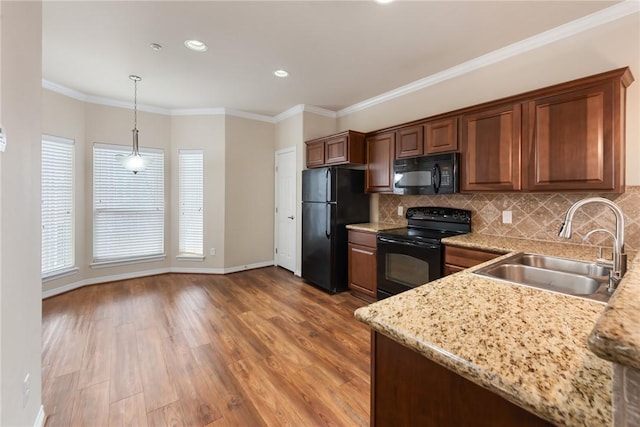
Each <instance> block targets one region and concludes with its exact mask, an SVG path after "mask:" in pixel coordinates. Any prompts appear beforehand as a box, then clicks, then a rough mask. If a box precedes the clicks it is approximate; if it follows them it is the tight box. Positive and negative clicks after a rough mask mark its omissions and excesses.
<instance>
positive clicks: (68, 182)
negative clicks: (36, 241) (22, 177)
mask: <svg viewBox="0 0 640 427" xmlns="http://www.w3.org/2000/svg"><path fill="white" fill-rule="evenodd" d="M41 163H42V165H41V168H42V169H41V181H42V182H41V185H42V190H41V197H42V200H41V215H42V241H41V252H42V264H41V273H42V277H43V278H46V277H50V276H54V275H57V274H60V273H63V272H65V271H67V270H70V269H72V268H73V267H74V250H73V241H74V239H73V141H72V140H68V139H63V138H58V137H51V136H43V138H42V157H41Z"/></svg>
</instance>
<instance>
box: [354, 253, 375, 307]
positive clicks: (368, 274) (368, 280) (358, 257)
mask: <svg viewBox="0 0 640 427" xmlns="http://www.w3.org/2000/svg"><path fill="white" fill-rule="evenodd" d="M376 281H377V274H376V250H375V249H374V248H370V247H367V246H360V245H355V244H353V243H349V288H350V289H351V290H352V291H355V292H356V293H362V294H364V295H366V296H368V297H369V298H371V299H374V300H375V299H376V293H377V284H376Z"/></svg>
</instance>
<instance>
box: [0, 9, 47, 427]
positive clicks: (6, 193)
mask: <svg viewBox="0 0 640 427" xmlns="http://www.w3.org/2000/svg"><path fill="white" fill-rule="evenodd" d="M0 12H1V17H0V19H1V21H2V28H1V31H2V33H1V37H0V38H1V40H2V47H1V53H2V73H1V75H2V79H1V81H0V86H1V87H2V100H1V101H0V102H1V104H2V128H3V129H4V130H6V135H7V149H6V152H4V153H1V154H0V195H1V197H0V199H1V200H2V203H1V205H0V219H1V221H0V338H1V342H2V346H1V347H0V377H1V379H2V381H1V386H0V408H2V409H1V410H2V412H1V414H0V425H3V426H30V425H31V426H32V425H34V424H35V423H36V418H37V416H38V411H39V410H40V406H41V400H42V399H41V392H40V390H41V331H42V328H41V323H42V303H41V299H40V295H41V292H42V291H41V284H40V139H41V136H40V122H41V108H42V103H41V92H42V89H41V82H42V68H41V60H42V59H41V58H42V41H41V40H42V30H41V29H42V4H41V2H38V1H32V2H10V1H3V2H2V6H1V11H0ZM16 41H19V43H16ZM27 374H29V378H30V388H31V394H30V397H29V401H28V403H27V405H26V407H24V408H23V402H22V387H23V385H22V384H23V380H24V378H25V376H26V375H27Z"/></svg>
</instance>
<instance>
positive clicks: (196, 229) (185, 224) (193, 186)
mask: <svg viewBox="0 0 640 427" xmlns="http://www.w3.org/2000/svg"><path fill="white" fill-rule="evenodd" d="M178 157H179V181H180V182H179V190H178V191H179V198H180V202H179V203H180V219H179V227H178V228H179V233H178V234H179V237H178V241H179V243H178V246H179V247H178V251H179V253H180V255H182V256H204V248H203V234H204V230H203V224H204V216H203V203H204V199H203V191H204V185H203V184H204V183H203V181H204V179H203V175H204V167H203V153H202V150H180V151H179V152H178Z"/></svg>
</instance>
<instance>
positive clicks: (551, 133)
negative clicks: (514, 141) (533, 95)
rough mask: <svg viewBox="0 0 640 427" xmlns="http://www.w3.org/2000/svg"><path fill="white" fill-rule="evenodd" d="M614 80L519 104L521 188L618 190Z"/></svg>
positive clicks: (620, 178) (618, 128) (618, 145)
mask: <svg viewBox="0 0 640 427" xmlns="http://www.w3.org/2000/svg"><path fill="white" fill-rule="evenodd" d="M615 86H616V85H615V84H614V82H611V81H609V82H606V83H604V84H600V85H597V86H594V87H589V88H586V89H582V90H575V91H571V92H567V93H562V94H559V95H555V96H548V97H544V98H539V99H535V100H532V101H530V102H528V103H527V104H526V105H525V127H526V129H525V139H524V141H523V143H524V147H525V151H524V152H525V154H526V155H525V156H524V159H523V162H524V164H523V171H526V176H525V177H524V178H525V180H526V185H525V186H526V189H527V190H533V191H558V190H606V191H617V192H620V191H623V188H624V167H623V164H621V161H620V159H621V157H622V158H624V156H623V154H624V153H622V150H623V149H624V147H623V145H622V144H621V139H622V138H623V135H621V131H622V126H620V121H621V120H623V118H621V117H620V109H619V108H616V106H615V102H614V100H615V98H616V97H619V94H616V93H615Z"/></svg>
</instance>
